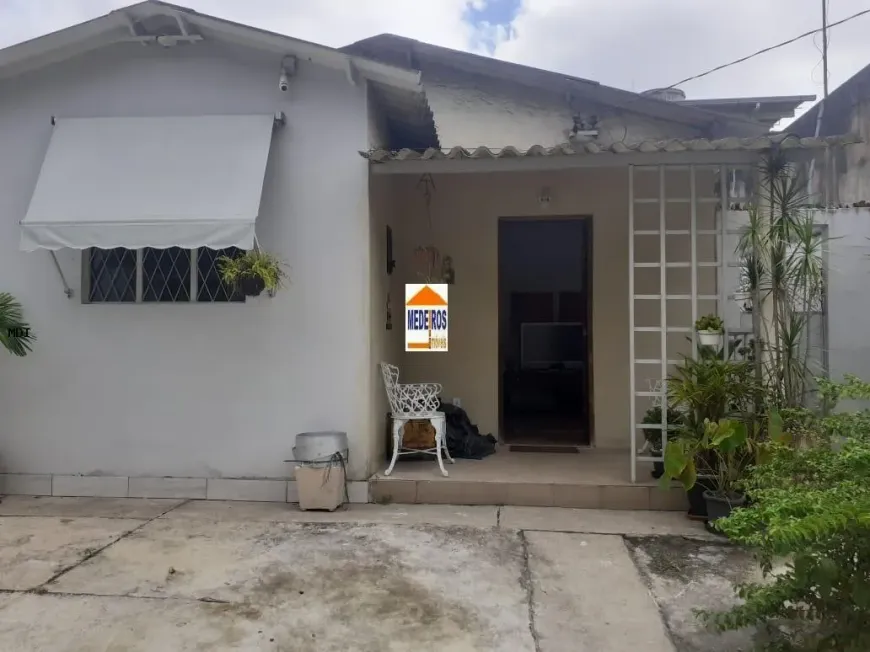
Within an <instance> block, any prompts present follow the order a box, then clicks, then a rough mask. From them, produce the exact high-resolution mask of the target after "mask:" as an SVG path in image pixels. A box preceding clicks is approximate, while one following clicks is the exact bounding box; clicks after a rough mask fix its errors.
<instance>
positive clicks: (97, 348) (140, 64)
mask: <svg viewBox="0 0 870 652" xmlns="http://www.w3.org/2000/svg"><path fill="white" fill-rule="evenodd" d="M276 71H277V60H276V59H275V57H274V56H268V57H267V56H264V55H262V54H260V53H257V52H253V51H250V50H241V49H231V48H229V47H223V46H220V45H218V44H215V43H213V42H204V43H201V44H198V45H196V46H193V47H186V46H185V47H178V48H174V49H166V50H164V49H161V48H143V47H142V46H140V45H136V44H125V45H116V46H112V47H111V48H107V49H103V50H99V51H96V52H93V53H90V54H88V55H85V56H82V57H80V58H77V59H74V60H70V61H68V62H65V63H63V64H58V65H55V66H53V67H51V68H49V69H45V70H42V71H40V72H33V73H31V74H28V75H27V76H24V77H20V78H16V79H12V80H7V81H4V82H0V143H2V147H0V169H2V170H3V174H2V175H0V288H2V289H3V290H8V291H10V292H12V293H13V294H14V295H15V296H16V297H17V298H18V299H20V300H21V302H22V303H23V305H24V309H25V311H26V316H27V319H28V321H29V322H30V323H31V324H32V326H33V328H34V330H35V332H36V333H37V335H38V338H39V339H38V341H37V342H36V344H35V347H34V352H33V354H32V355H30V356H28V357H26V358H22V359H17V358H11V357H10V356H5V357H2V358H0V414H2V418H0V442H2V446H0V456H2V466H3V468H2V470H4V471H7V472H18V473H22V472H23V473H53V474H91V475H97V476H99V475H110V476H186V477H210V478H217V477H249V478H262V477H272V478H275V477H286V476H287V475H288V473H289V468H288V465H287V464H285V463H284V462H283V460H285V459H288V458H290V457H291V456H292V451H291V448H292V446H293V443H294V435H295V434H296V433H298V432H302V431H311V430H326V429H330V430H332V429H336V430H344V431H347V432H348V434H349V436H350V440H351V455H350V470H351V475H352V476H353V477H354V478H356V479H363V478H364V477H366V475H367V471H368V469H369V468H370V467H371V460H370V459H369V458H368V455H369V452H370V451H369V447H368V441H369V439H370V435H371V432H370V428H371V419H370V418H369V415H370V412H371V404H370V388H371V383H372V382H373V381H374V378H375V374H374V372H373V369H372V368H371V355H370V347H371V342H370V334H369V332H368V324H369V323H370V312H371V303H370V294H371V292H370V290H371V287H370V286H371V283H372V278H371V275H370V273H369V269H370V263H371V261H370V257H371V256H372V255H374V254H373V252H372V251H371V250H370V248H369V247H367V246H360V243H365V242H368V239H369V237H370V231H369V230H370V225H369V222H368V183H369V178H368V166H367V164H366V163H365V161H364V160H363V159H362V158H361V157H360V156H359V155H358V153H357V152H358V151H359V150H362V149H365V148H366V147H367V146H368V145H369V144H370V142H371V141H369V140H368V135H367V114H366V96H365V85H364V84H360V85H358V86H353V85H351V84H350V83H348V81H347V79H346V77H345V75H344V74H343V73H341V72H332V71H327V70H325V69H321V68H319V67H316V66H314V65H313V64H310V63H305V62H303V63H301V64H300V67H299V72H298V76H297V77H295V78H294V79H293V80H292V81H291V86H290V91H289V92H287V93H281V92H279V91H278V90H277V88H276V82H277V74H276ZM279 110H281V111H284V112H285V113H286V116H287V124H286V125H285V126H284V127H283V128H280V129H278V130H276V132H275V135H274V139H273V143H272V151H271V156H270V160H269V167H268V170H267V175H266V184H265V189H264V193H263V200H262V206H261V212H260V218H259V220H258V222H257V232H258V236H259V241H260V243H261V244H262V246H263V247H264V248H265V249H268V250H269V251H272V252H274V253H276V254H278V255H279V256H280V257H281V258H283V259H284V260H285V261H286V262H287V263H288V265H289V275H290V281H289V285H288V286H287V287H286V288H285V289H283V290H282V291H280V292H279V293H278V295H277V296H276V297H275V298H274V299H270V298H267V297H265V296H264V297H262V298H258V299H254V300H249V301H248V302H247V303H246V304H244V305H239V304H223V305H204V304H200V305H165V304H164V305H83V304H82V302H81V276H82V271H81V269H82V268H81V253H80V252H78V251H72V250H61V251H59V252H57V254H58V259H59V261H60V265H61V267H62V269H63V272H64V274H65V276H66V278H67V280H68V281H69V282H70V283H71V285H72V286H73V289H74V290H75V293H76V294H75V297H74V298H72V299H67V298H66V297H65V296H64V294H63V291H62V287H61V282H60V279H59V278H58V275H57V272H56V270H55V268H54V265H53V263H52V260H51V257H50V256H49V254H48V253H47V252H45V251H38V252H34V253H23V252H20V251H19V250H18V242H19V228H18V220H20V219H21V218H22V217H23V216H24V214H25V212H26V209H27V205H28V201H29V199H30V195H31V193H32V190H33V188H34V185H35V182H36V178H37V175H38V173H39V169H40V165H41V163H42V158H43V155H44V153H45V150H46V147H47V145H48V141H49V137H50V134H51V125H50V123H49V121H50V117H51V116H52V115H57V116H62V117H91V116H141V115H148V116H159V115H200V114H221V113H224V114H227V113H273V112H275V111H279ZM118 146H119V147H123V146H124V143H118ZM190 190H191V192H197V191H198V189H197V188H191V189H190Z"/></svg>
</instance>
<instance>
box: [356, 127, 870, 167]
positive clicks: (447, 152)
mask: <svg viewBox="0 0 870 652" xmlns="http://www.w3.org/2000/svg"><path fill="white" fill-rule="evenodd" d="M859 142H861V138H860V137H858V136H855V135H852V134H847V135H843V136H827V137H825V138H800V137H799V136H795V135H793V134H771V135H767V136H755V137H751V138H736V137H735V138H719V139H716V140H710V139H707V138H670V139H667V140H642V141H639V142H636V143H622V142H617V143H613V144H611V145H602V144H600V143H595V142H592V141H589V142H572V143H567V144H564V145H557V146H556V147H542V146H540V145H534V146H533V147H530V148H529V149H527V150H525V151H523V150H519V149H517V148H516V147H513V146H511V145H508V146H506V147H502V148H501V149H490V148H489V147H478V148H476V149H466V148H465V147H453V148H451V149H435V148H431V147H430V148H429V149H427V150H425V151H422V152H421V151H418V150H412V149H402V150H399V151H395V152H391V151H388V150H384V149H377V150H373V151H370V152H360V153H361V154H362V156H363V157H364V158H367V159H368V160H369V161H371V162H372V163H386V162H389V161H427V160H439V159H452V160H464V159H506V158H520V157H529V158H531V157H535V156H582V155H588V154H661V153H673V152H713V151H720V152H734V151H758V152H762V151H764V150H769V149H774V148H781V149H824V148H825V147H837V146H842V145H851V144H854V143H859Z"/></svg>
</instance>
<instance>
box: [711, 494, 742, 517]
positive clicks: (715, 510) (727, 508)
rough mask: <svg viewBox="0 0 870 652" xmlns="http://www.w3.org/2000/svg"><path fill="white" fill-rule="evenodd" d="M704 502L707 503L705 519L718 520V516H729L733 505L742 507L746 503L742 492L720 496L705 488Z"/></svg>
mask: <svg viewBox="0 0 870 652" xmlns="http://www.w3.org/2000/svg"><path fill="white" fill-rule="evenodd" d="M704 502H706V503H707V519H708V520H709V521H718V520H719V519H720V518H728V517H729V516H731V510H732V509H734V508H735V507H743V505H745V504H746V496H744V495H742V494H734V495H731V496H722V495H719V494H714V493H713V492H712V491H710V490H707V491H705V492H704Z"/></svg>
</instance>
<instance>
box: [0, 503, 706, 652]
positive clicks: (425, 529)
mask: <svg viewBox="0 0 870 652" xmlns="http://www.w3.org/2000/svg"><path fill="white" fill-rule="evenodd" d="M623 534H632V535H636V536H640V537H644V536H648V535H668V534H672V535H679V536H681V535H691V536H696V535H697V536H701V537H702V536H703V530H701V529H699V528H698V526H696V525H695V524H692V523H689V522H687V521H686V520H685V519H684V518H683V517H682V516H681V515H679V514H674V513H664V512H658V513H655V512H598V511H591V510H559V509H549V508H508V507H505V508H496V507H451V506H400V505H387V506H379V505H359V506H354V507H353V508H351V509H349V510H347V511H339V512H336V513H333V514H329V513H302V512H299V511H296V509H295V507H294V506H290V505H283V504H268V503H219V502H204V501H203V502H200V501H188V502H184V501H174V500H141V499H139V500H137V499H124V500H116V499H102V500H101V499H76V498H66V499H64V498H24V497H7V498H5V499H4V500H3V503H2V504H0V590H2V591H3V592H2V593H0V649H2V650H15V651H16V652H19V651H20V652H26V651H30V650H33V651H37V650H38V651H40V652H48V651H55V650H57V651H69V652H73V651H76V652H78V651H82V652H84V651H87V652H95V651H109V650H112V651H122V650H123V651H128V650H129V651H132V650H143V651H144V650H147V651H158V652H171V651H175V650H258V651H259V650H270V651H279V650H280V651H294V652H296V651H300V652H301V651H305V652H307V651H312V652H313V651H315V650H316V651H318V652H329V651H332V650H337V651H338V650H340V651H341V652H351V651H357V650H359V651H369V650H371V651H373V652H375V651H376V652H393V651H394V652H400V651H401V652H404V651H407V650H414V651H415V652H427V651H429V650H432V651H436V650H437V651H438V652H465V651H490V650H492V651H499V652H501V651H503V652H523V651H529V652H562V651H565V652H567V651H569V650H570V651H571V652H585V651H587V650H588V651H589V652H593V651H594V652H624V651H626V650H635V649H642V650H645V652H671V651H673V650H674V649H675V648H674V647H673V644H672V642H671V641H672V636H671V635H670V632H668V630H667V627H666V626H665V623H664V622H663V621H662V619H661V616H660V610H659V606H658V605H657V604H656V601H655V600H654V598H653V596H652V595H651V594H650V591H649V589H648V584H649V582H648V581H645V578H644V577H643V576H642V575H641V573H639V572H638V569H637V567H636V566H635V563H634V561H633V560H632V556H631V554H629V549H628V548H627V547H626V541H625V540H624V538H623V536H622V535H623ZM680 540H683V539H680Z"/></svg>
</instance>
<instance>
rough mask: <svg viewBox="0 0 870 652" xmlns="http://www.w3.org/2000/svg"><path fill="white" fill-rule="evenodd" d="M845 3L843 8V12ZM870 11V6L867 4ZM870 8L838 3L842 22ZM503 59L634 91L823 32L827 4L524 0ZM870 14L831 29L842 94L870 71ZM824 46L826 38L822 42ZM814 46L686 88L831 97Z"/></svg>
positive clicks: (501, 50)
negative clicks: (868, 40) (857, 75)
mask: <svg viewBox="0 0 870 652" xmlns="http://www.w3.org/2000/svg"><path fill="white" fill-rule="evenodd" d="M838 5H839V6H838ZM861 5H864V6H861ZM866 8H870V2H867V0H862V2H860V3H859V2H855V1H853V0H850V1H849V2H841V3H836V2H834V3H832V7H831V18H830V21H831V22H833V21H835V20H838V19H840V18H844V17H846V16H848V15H851V14H853V13H856V12H858V11H860V10H861V9H866ZM512 27H513V31H512V35H513V38H510V39H508V40H505V41H503V42H501V43H500V44H499V45H498V46H497V47H496V50H495V55H496V56H497V57H499V58H503V59H507V60H510V61H516V62H520V63H525V64H528V65H533V66H539V67H544V68H549V69H553V70H559V71H562V72H565V73H569V74H573V75H577V76H580V77H587V78H590V79H595V80H598V81H601V82H602V83H606V84H609V85H612V86H618V87H622V88H627V89H630V90H636V91H641V90H646V89H648V88H652V87H657V86H668V85H670V84H673V83H675V82H677V81H679V80H681V79H683V78H686V77H689V76H691V75H693V74H697V73H700V72H703V71H705V70H708V69H710V68H713V67H714V66H717V65H720V64H723V63H726V62H728V61H731V60H734V59H737V58H738V57H741V56H743V55H746V54H751V53H752V52H755V51H756V50H760V49H761V48H764V47H767V46H770V45H773V44H775V43H778V42H781V41H785V40H786V39H789V38H791V37H793V36H796V35H798V34H800V33H802V32H806V31H809V30H812V29H815V28H818V27H821V4H820V3H819V0H731V1H730V2H728V3H721V2H714V1H713V0H667V1H666V2H663V1H662V0H620V1H619V2H618V3H616V2H613V3H610V4H605V3H601V2H593V1H592V0H523V2H522V7H521V9H520V12H519V14H518V15H517V17H516V19H515V20H514V23H513V26H512ZM868 30H870V16H865V17H862V18H858V19H855V20H854V21H852V22H851V23H847V24H845V25H843V26H841V27H837V28H835V29H833V30H832V31H831V48H830V64H831V82H832V87H835V86H836V85H838V84H840V83H842V82H843V81H845V80H846V79H847V78H848V77H849V76H851V75H852V74H854V73H855V72H857V71H858V70H859V69H860V68H862V67H863V66H865V65H867V64H868V63H870V51H868V50H867V49H866V46H865V43H866V38H867V37H866V34H867V32H868ZM819 40H820V39H819ZM820 59H821V54H820V52H819V50H818V49H816V47H815V46H814V45H813V41H812V39H811V38H808V39H805V40H803V41H800V42H798V43H796V44H793V45H790V46H787V47H784V48H782V49H780V50H777V51H774V52H771V53H770V54H766V55H762V56H760V57H758V58H756V59H753V60H751V61H749V62H747V63H743V64H740V65H738V66H734V67H733V68H729V69H727V70H724V71H722V72H718V73H715V74H713V75H711V76H709V77H707V78H704V79H702V80H698V81H696V82H691V83H689V84H686V85H685V86H684V90H686V91H687V93H688V95H689V96H690V97H714V96H719V97H721V96H729V95H756V96H757V95H777V94H783V95H785V94H812V93H817V94H819V95H820V94H821V71H820V70H818V71H816V74H815V81H814V79H813V76H812V73H813V69H814V67H816V65H817V64H818V62H819V60H820Z"/></svg>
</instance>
